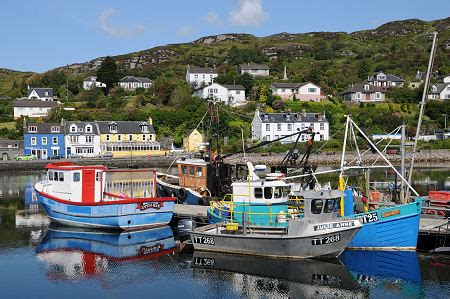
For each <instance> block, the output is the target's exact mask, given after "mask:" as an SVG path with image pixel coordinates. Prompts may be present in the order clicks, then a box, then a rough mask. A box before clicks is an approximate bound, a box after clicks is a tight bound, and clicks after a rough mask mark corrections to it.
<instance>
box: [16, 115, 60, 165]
mask: <svg viewBox="0 0 450 299" xmlns="http://www.w3.org/2000/svg"><path fill="white" fill-rule="evenodd" d="M23 147H24V154H25V155H27V154H28V155H29V154H31V155H34V156H35V157H37V158H38V159H47V158H48V157H51V156H55V155H61V156H62V157H66V153H65V146H64V130H63V126H62V125H61V124H59V123H30V124H27V123H24V128H23Z"/></svg>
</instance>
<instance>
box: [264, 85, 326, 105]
mask: <svg viewBox="0 0 450 299" xmlns="http://www.w3.org/2000/svg"><path fill="white" fill-rule="evenodd" d="M270 88H271V89H272V94H273V95H277V96H280V97H281V98H282V99H290V100H294V99H296V100H299V101H315V102H319V101H320V87H319V86H317V85H315V84H314V83H311V82H306V83H272V84H271V85H270Z"/></svg>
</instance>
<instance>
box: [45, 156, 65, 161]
mask: <svg viewBox="0 0 450 299" xmlns="http://www.w3.org/2000/svg"><path fill="white" fill-rule="evenodd" d="M62 158H63V157H62V156H61V155H53V156H49V157H48V158H47V159H48V160H60V159H62Z"/></svg>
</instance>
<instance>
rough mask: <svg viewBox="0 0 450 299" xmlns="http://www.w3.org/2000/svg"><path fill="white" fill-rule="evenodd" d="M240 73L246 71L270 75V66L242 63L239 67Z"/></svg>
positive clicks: (258, 74)
mask: <svg viewBox="0 0 450 299" xmlns="http://www.w3.org/2000/svg"><path fill="white" fill-rule="evenodd" d="M238 73H239V74H241V75H243V74H245V73H247V74H250V75H252V76H255V77H256V76H263V77H265V76H269V73H270V68H269V66H268V65H267V64H250V63H247V64H241V65H239V67H238Z"/></svg>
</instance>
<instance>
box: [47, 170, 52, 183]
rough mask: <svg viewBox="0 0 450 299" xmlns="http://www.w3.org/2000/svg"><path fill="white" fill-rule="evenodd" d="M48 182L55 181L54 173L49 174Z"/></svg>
mask: <svg viewBox="0 0 450 299" xmlns="http://www.w3.org/2000/svg"><path fill="white" fill-rule="evenodd" d="M48 180H49V181H53V171H49V172H48Z"/></svg>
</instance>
